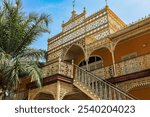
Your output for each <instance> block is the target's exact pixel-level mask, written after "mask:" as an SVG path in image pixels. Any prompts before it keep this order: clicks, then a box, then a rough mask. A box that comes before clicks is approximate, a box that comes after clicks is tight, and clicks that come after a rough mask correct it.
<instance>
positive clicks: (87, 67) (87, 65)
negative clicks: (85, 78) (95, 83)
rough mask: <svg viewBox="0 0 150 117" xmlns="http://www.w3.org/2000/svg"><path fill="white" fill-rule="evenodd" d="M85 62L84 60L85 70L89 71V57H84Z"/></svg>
mask: <svg viewBox="0 0 150 117" xmlns="http://www.w3.org/2000/svg"><path fill="white" fill-rule="evenodd" d="M85 62H86V70H87V71H89V64H88V62H89V59H86V60H85Z"/></svg>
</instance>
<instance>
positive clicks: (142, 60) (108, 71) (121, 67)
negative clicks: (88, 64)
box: [91, 54, 150, 79]
mask: <svg viewBox="0 0 150 117" xmlns="http://www.w3.org/2000/svg"><path fill="white" fill-rule="evenodd" d="M115 67H116V76H122V75H126V74H130V73H134V72H138V71H142V70H146V69H150V54H146V55H143V56H139V57H136V58H132V59H129V60H125V61H122V62H119V63H116V64H115ZM91 72H92V73H93V74H95V75H96V76H98V77H101V78H104V79H108V78H111V77H114V69H113V65H111V66H107V67H103V68H101V69H96V70H93V71H91Z"/></svg>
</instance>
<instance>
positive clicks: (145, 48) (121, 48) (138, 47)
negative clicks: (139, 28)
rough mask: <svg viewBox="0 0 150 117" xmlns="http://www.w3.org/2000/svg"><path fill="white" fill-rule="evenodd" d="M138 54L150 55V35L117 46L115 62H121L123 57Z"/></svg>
mask: <svg viewBox="0 0 150 117" xmlns="http://www.w3.org/2000/svg"><path fill="white" fill-rule="evenodd" d="M134 52H137V55H138V56H140V55H144V54H146V53H150V34H147V35H144V36H141V37H138V38H135V39H131V40H128V41H124V42H120V43H119V44H118V45H117V46H116V50H115V60H116V62H119V61H121V57H122V56H125V55H128V54H130V53H134Z"/></svg>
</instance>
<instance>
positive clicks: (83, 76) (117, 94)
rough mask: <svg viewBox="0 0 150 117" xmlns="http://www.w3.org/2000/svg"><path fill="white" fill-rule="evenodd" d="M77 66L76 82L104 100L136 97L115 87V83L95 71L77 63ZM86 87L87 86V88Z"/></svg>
mask: <svg viewBox="0 0 150 117" xmlns="http://www.w3.org/2000/svg"><path fill="white" fill-rule="evenodd" d="M74 67H75V71H76V73H75V78H74V83H75V84H77V85H80V87H82V88H83V89H85V90H86V89H87V90H90V91H91V92H92V93H94V94H95V95H96V96H98V97H99V99H104V100H132V99H134V98H133V97H132V96H130V95H129V94H127V93H126V92H124V91H122V90H120V89H119V88H117V87H115V86H114V85H112V84H110V83H108V82H107V81H105V80H103V79H102V78H99V77H97V76H95V75H94V74H93V73H91V72H88V71H86V70H84V69H82V68H80V67H78V66H77V65H74ZM85 87H86V88H85Z"/></svg>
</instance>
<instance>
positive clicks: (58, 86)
mask: <svg viewBox="0 0 150 117" xmlns="http://www.w3.org/2000/svg"><path fill="white" fill-rule="evenodd" d="M56 100H60V81H57V92H56Z"/></svg>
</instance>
